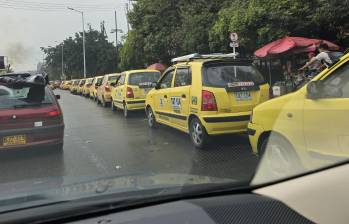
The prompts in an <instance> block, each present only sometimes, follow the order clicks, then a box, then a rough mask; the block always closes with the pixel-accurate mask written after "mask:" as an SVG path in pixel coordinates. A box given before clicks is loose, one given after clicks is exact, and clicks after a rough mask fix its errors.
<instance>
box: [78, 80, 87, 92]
mask: <svg viewBox="0 0 349 224" xmlns="http://www.w3.org/2000/svg"><path fill="white" fill-rule="evenodd" d="M85 82H86V79H80V81H79V85H78V88H77V90H76V93H77V94H79V95H81V94H82V89H83V88H84V85H85Z"/></svg>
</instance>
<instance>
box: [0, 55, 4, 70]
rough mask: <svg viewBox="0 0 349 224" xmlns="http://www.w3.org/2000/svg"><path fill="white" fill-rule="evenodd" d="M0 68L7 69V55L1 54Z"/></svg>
mask: <svg viewBox="0 0 349 224" xmlns="http://www.w3.org/2000/svg"><path fill="white" fill-rule="evenodd" d="M0 69H5V56H0Z"/></svg>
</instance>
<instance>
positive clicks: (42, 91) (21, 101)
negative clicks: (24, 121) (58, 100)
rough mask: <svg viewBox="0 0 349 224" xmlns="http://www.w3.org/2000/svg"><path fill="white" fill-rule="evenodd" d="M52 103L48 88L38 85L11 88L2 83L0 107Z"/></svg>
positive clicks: (0, 86)
mask: <svg viewBox="0 0 349 224" xmlns="http://www.w3.org/2000/svg"><path fill="white" fill-rule="evenodd" d="M52 103H53V101H52V99H51V97H50V95H49V93H48V89H47V88H44V87H37V86H36V87H23V88H11V87H8V86H4V85H0V109H13V108H22V107H23V108H25V107H30V106H41V105H47V104H49V105H50V104H52Z"/></svg>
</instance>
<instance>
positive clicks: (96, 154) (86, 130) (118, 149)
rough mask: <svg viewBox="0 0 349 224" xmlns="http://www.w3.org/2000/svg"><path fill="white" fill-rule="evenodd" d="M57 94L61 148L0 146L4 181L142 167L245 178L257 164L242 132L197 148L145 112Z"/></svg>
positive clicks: (131, 170)
mask: <svg viewBox="0 0 349 224" xmlns="http://www.w3.org/2000/svg"><path fill="white" fill-rule="evenodd" d="M56 94H61V100H60V104H61V107H62V109H63V113H64V119H65V124H66V129H65V143H64V150H63V152H59V151H56V150H52V149H50V148H42V149H35V150H22V151H15V152H1V153H0V185H3V186H6V184H8V183H13V182H16V183H21V182H26V183H40V182H43V181H47V180H53V179H60V180H62V179H66V180H68V179H69V180H70V181H71V182H78V181H79V180H80V179H86V178H87V179H93V178H94V177H97V176H98V177H101V176H114V175H124V174H126V175H130V174H144V173H146V174H151V173H156V174H159V173H181V174H196V175H204V176H212V177H224V178H232V179H237V180H247V179H249V178H250V177H251V176H252V175H253V172H254V170H255V168H256V165H257V162H258V159H257V157H256V156H255V155H253V153H252V151H251V149H250V146H249V144H248V138H247V137H246V136H244V135H229V136H221V137H215V138H213V139H212V143H211V144H210V147H209V148H208V149H206V150H197V149H195V148H194V147H193V146H192V144H191V142H190V139H189V136H188V135H187V134H184V133H182V132H179V131H177V130H174V129H172V128H169V127H165V126H160V127H159V128H157V129H155V130H152V129H149V128H148V126H147V123H146V119H145V114H144V113H143V112H137V113H133V114H132V115H131V117H130V118H129V119H125V118H124V117H123V115H122V112H120V111H117V112H112V111H111V109H110V108H102V107H101V106H98V105H97V104H96V103H95V102H94V101H92V100H90V99H87V98H84V97H82V96H76V95H71V94H70V93H69V92H67V91H61V90H56ZM4 184H5V185H4Z"/></svg>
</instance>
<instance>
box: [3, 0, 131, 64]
mask: <svg viewBox="0 0 349 224" xmlns="http://www.w3.org/2000/svg"><path fill="white" fill-rule="evenodd" d="M126 2H128V1H127V0H59V1H55V0H0V56H7V57H8V61H9V63H10V64H11V67H12V68H13V69H14V70H15V71H26V70H36V66H37V64H38V62H42V60H43V56H44V55H43V52H42V51H41V50H40V47H48V46H55V45H57V44H58V43H60V42H62V40H64V39H66V38H68V37H69V36H74V34H75V33H76V32H80V31H82V21H81V14H79V13H77V12H74V11H71V10H68V9H67V8H66V7H73V8H75V9H77V10H83V11H84V14H85V29H87V24H91V25H92V28H94V29H98V30H99V29H100V23H101V21H105V26H106V30H107V31H108V32H107V34H108V37H109V40H110V41H111V42H115V34H110V31H111V29H114V28H115V21H114V10H116V12H117V18H118V28H119V29H122V30H123V31H124V33H127V19H126V14H125V8H126V6H125V4H126ZM121 36H122V34H119V37H118V38H119V40H120V39H121Z"/></svg>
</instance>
